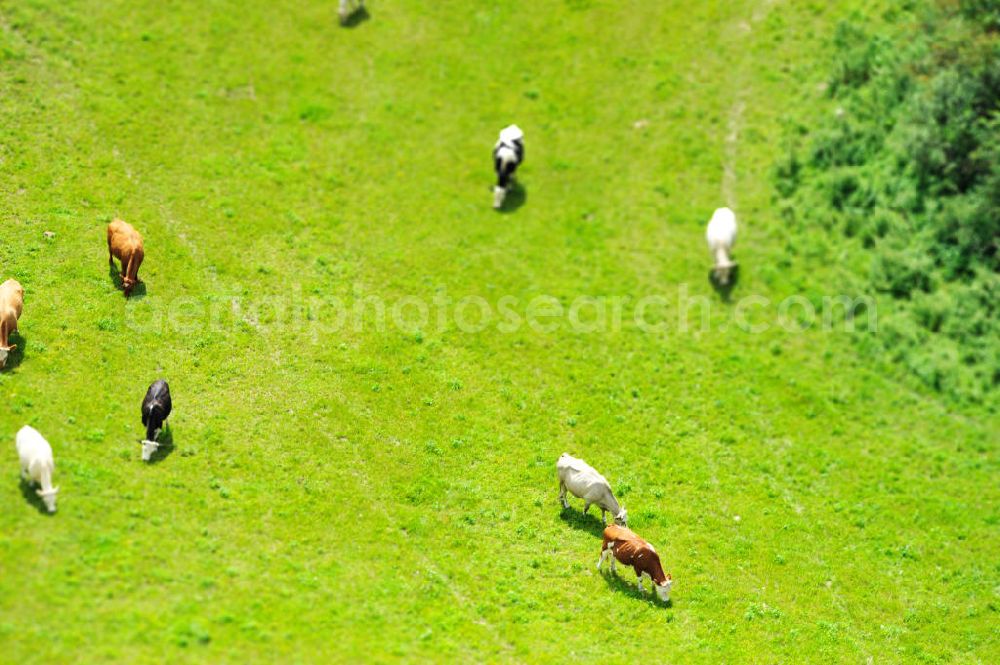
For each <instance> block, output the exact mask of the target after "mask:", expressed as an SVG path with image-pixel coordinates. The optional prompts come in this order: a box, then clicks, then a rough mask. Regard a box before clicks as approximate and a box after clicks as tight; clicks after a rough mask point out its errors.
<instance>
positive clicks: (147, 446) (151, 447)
mask: <svg viewBox="0 0 1000 665" xmlns="http://www.w3.org/2000/svg"><path fill="white" fill-rule="evenodd" d="M139 443H140V444H142V461H143V462H148V461H149V459H150V458H151V457H152V456H153V453H155V452H156V451H157V450H159V448H160V444H158V443H157V442H156V441H148V440H146V439H143V440H142V441H140V442H139Z"/></svg>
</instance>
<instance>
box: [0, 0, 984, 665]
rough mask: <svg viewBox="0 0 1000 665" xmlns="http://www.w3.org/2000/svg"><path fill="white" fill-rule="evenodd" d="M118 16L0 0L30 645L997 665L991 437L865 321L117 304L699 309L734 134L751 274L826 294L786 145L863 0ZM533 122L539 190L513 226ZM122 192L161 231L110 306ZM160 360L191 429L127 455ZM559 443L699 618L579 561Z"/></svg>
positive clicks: (20, 619)
mask: <svg viewBox="0 0 1000 665" xmlns="http://www.w3.org/2000/svg"><path fill="white" fill-rule="evenodd" d="M133 4H135V3H124V2H76V1H73V2H51V1H49V0H27V1H24V2H18V3H12V2H3V3H0V17H2V25H0V28H2V32H0V39H2V41H0V45H2V46H3V48H2V49H0V53H2V54H3V58H4V59H3V61H2V69H0V85H2V88H0V92H2V94H0V109H2V111H0V112H2V117H3V123H2V124H0V159H2V163H0V168H2V171H0V213H2V224H3V226H2V227H0V234H2V235H0V274H2V275H3V276H4V277H6V276H9V275H14V276H16V277H18V279H20V280H21V281H22V283H23V284H24V286H25V288H26V289H27V291H28V300H27V303H26V309H25V314H24V316H23V318H22V333H23V337H22V345H23V346H24V349H25V353H24V358H23V361H22V362H21V363H20V365H19V366H16V367H14V368H12V369H10V370H9V371H6V372H5V373H3V374H0V402H2V403H3V404H4V405H5V406H4V409H3V410H2V411H0V441H7V442H11V441H12V439H13V435H14V433H15V431H16V430H17V428H19V427H20V426H21V425H22V424H24V423H25V422H30V423H32V424H34V425H36V426H37V427H38V428H39V429H41V431H42V432H43V433H44V434H45V435H46V436H47V437H48V438H49V439H50V441H52V443H53V446H54V448H55V451H56V457H57V464H58V473H57V481H58V483H59V484H60V485H61V486H62V494H61V498H60V512H59V514H58V515H57V516H55V517H54V518H51V519H48V518H45V517H43V516H41V515H39V514H38V512H37V511H36V510H35V509H34V508H33V507H32V505H31V504H29V503H28V502H27V501H25V500H24V499H23V498H22V496H21V492H20V490H19V489H18V485H17V482H16V475H17V462H16V458H15V456H14V455H13V451H12V450H10V449H8V454H5V455H3V456H0V477H2V478H5V479H7V480H6V482H4V483H3V484H2V487H4V488H5V489H3V490H2V496H3V497H4V499H3V501H2V503H0V505H2V507H3V509H2V511H0V653H3V654H5V658H6V657H9V658H10V660H12V661H15V662H22V661H37V662H45V661H51V660H66V659H71V658H73V657H79V656H80V655H81V654H86V655H87V658H88V660H93V661H99V660H107V661H124V660H131V661H137V660H163V659H167V658H169V659H170V660H171V661H172V662H184V661H195V660H198V661H201V660H204V659H206V658H210V659H212V660H214V661H228V662H246V661H248V660H256V661H261V662H271V661H273V660H274V659H276V658H277V657H279V656H280V657H282V658H286V659H289V660H291V661H292V662H317V661H320V660H325V659H329V658H338V659H345V660H346V659H348V658H366V659H371V660H388V659H389V658H390V657H392V656H406V657H410V658H414V659H416V658H420V659H427V658H432V657H438V658H448V659H457V658H460V657H461V658H475V659H490V660H510V661H562V660H566V659H567V657H569V658H571V659H573V660H582V659H585V658H587V659H594V658H604V659H607V658H609V657H611V659H612V660H621V661H622V662H624V661H625V660H629V659H632V658H634V657H642V656H645V657H647V659H648V657H650V656H656V657H658V658H663V659H677V658H683V659H686V660H689V659H695V658H697V659H700V660H705V661H712V662H718V661H719V660H720V659H724V660H734V659H740V658H741V657H747V656H748V655H749V654H751V653H753V654H758V655H761V656H763V655H765V654H771V655H773V657H774V659H776V660H802V659H810V660H814V661H815V660H819V659H827V660H829V659H838V660H859V659H861V658H864V657H868V656H872V657H874V658H875V659H876V661H877V662H885V661H887V660H898V659H902V658H904V657H914V656H926V657H929V658H935V657H939V658H943V659H948V660H959V661H961V660H966V661H972V662H974V661H976V660H977V659H978V660H982V661H984V662H989V661H991V660H996V657H997V655H998V644H997V638H996V637H995V634H994V633H993V632H991V627H992V626H995V624H996V620H997V608H998V603H1000V601H998V599H997V596H996V589H997V586H998V584H1000V570H998V568H997V564H996V556H995V555H996V552H997V550H998V548H1000V537H998V520H1000V516H998V514H997V508H996V506H997V505H998V500H1000V491H998V489H997V487H998V483H997V480H998V468H997V441H996V436H995V432H996V430H997V425H998V423H997V421H996V419H995V417H992V416H983V415H977V414H976V413H974V412H967V413H954V412H952V411H951V410H950V409H949V407H948V405H947V404H946V403H943V402H940V401H938V400H937V399H936V398H933V397H929V396H923V395H920V394H915V393H912V392H910V391H909V390H908V389H907V388H905V387H901V386H900V385H897V384H895V383H893V382H890V381H888V380H887V379H885V378H883V377H882V376H881V375H879V374H877V373H875V372H873V371H871V370H869V369H867V368H865V367H862V366H859V363H858V362H857V361H856V360H855V356H854V354H853V352H852V348H851V344H850V342H849V340H847V339H845V338H844V337H843V336H842V335H829V334H828V335H824V334H821V333H818V332H807V333H803V334H794V335H793V334H787V333H783V332H781V331H771V332H769V333H767V334H763V335H749V334H745V333H742V332H739V331H738V330H734V329H733V327H732V325H731V320H730V317H731V314H730V311H729V310H728V309H727V308H725V307H722V306H718V307H716V308H715V309H714V311H713V314H712V316H713V323H714V324H716V325H722V326H726V325H727V324H730V325H728V328H729V331H728V332H726V333H724V334H719V333H715V334H695V333H692V334H686V335H681V334H676V333H670V334H663V335H655V334H649V333H645V332H642V331H640V330H637V329H636V328H635V327H634V326H631V325H626V326H625V327H624V328H623V330H621V331H620V332H617V333H607V334H590V335H588V334H574V333H571V332H569V331H566V330H560V331H558V332H555V333H552V334H539V333H535V332H532V331H530V330H527V329H525V330H523V331H521V332H518V333H515V334H506V335H505V334H499V333H498V332H496V331H495V330H494V329H492V328H491V329H489V330H487V331H485V332H482V333H478V334H466V333H461V332H459V331H457V330H455V329H454V328H453V327H448V328H446V329H444V330H440V329H437V327H435V326H428V329H425V330H423V331H421V333H420V334H419V335H418V334H415V333H412V332H410V333H404V332H400V331H396V330H389V331H386V332H385V333H381V334H380V333H378V332H376V331H373V330H370V329H366V330H363V331H360V332H358V331H353V330H342V331H340V332H338V333H336V334H330V335H324V336H321V337H320V338H319V339H318V340H316V339H315V338H314V337H313V335H311V334H310V330H309V327H308V326H307V325H267V318H266V317H264V320H263V323H264V324H263V325H261V326H260V327H259V328H255V327H254V326H252V325H247V324H240V325H235V324H234V325H227V326H224V327H222V328H220V329H219V330H215V331H212V330H206V329H204V327H195V328H194V329H192V330H177V329H176V327H175V328H174V329H165V330H162V331H160V332H159V333H156V332H152V331H150V332H136V331H134V330H131V329H130V326H129V323H128V322H129V321H133V322H135V321H138V322H145V321H147V320H148V319H149V317H151V316H155V315H156V314H157V313H162V312H165V311H167V310H168V304H169V303H176V299H177V298H180V297H184V296H192V297H203V296H214V297H219V298H222V297H224V296H242V297H244V298H248V299H253V300H257V301H259V300H260V299H262V298H264V297H265V296H272V295H273V296H279V295H283V294H284V295H286V296H287V295H288V294H293V295H294V294H297V293H299V292H301V293H303V294H306V295H308V294H311V293H320V294H326V295H337V296H340V297H349V296H351V295H357V294H380V295H383V296H385V297H387V298H395V297H400V296H404V295H416V296H422V297H430V296H432V295H433V294H435V293H439V292H440V291H441V290H445V291H447V293H448V294H449V295H451V296H452V297H454V298H456V299H457V298H460V297H462V296H464V295H482V296H484V297H486V298H488V299H489V300H491V301H494V302H495V301H496V299H497V298H499V297H500V296H501V295H505V294H511V295H514V296H516V297H518V298H520V299H521V300H522V302H524V301H526V300H527V299H528V298H530V297H531V296H533V295H535V294H539V293H547V294H554V295H556V296H560V297H564V298H572V297H574V296H576V295H578V294H595V295H600V294H611V295H619V294H620V295H630V296H633V298H634V297H637V296H641V295H645V294H649V293H666V294H668V295H670V294H673V293H675V290H674V288H675V285H676V284H678V283H688V284H689V288H690V290H691V292H692V293H693V294H706V295H707V294H709V293H710V290H709V288H708V285H707V284H706V283H705V280H704V275H705V271H706V259H707V257H706V253H705V251H704V248H703V240H702V237H701V234H702V224H703V222H704V220H705V219H706V218H707V216H708V214H709V213H710V212H711V210H712V208H714V207H716V206H717V205H719V204H720V202H721V201H722V198H723V197H722V186H721V184H720V183H721V181H722V175H721V173H722V165H723V164H724V163H725V162H726V161H727V159H728V160H729V162H730V163H732V164H734V165H735V170H736V176H737V177H736V181H735V184H734V187H733V192H734V194H735V197H736V205H737V207H738V211H739V212H740V213H741V215H742V217H743V219H744V220H745V225H744V232H743V234H742V235H741V240H740V251H739V256H738V257H739V259H740V260H741V262H742V264H743V266H744V272H743V275H742V279H741V283H740V285H739V288H738V294H749V293H762V294H765V295H768V296H770V297H774V298H777V297H781V296H783V295H787V294H789V293H793V292H798V291H804V292H806V293H809V294H818V293H821V292H822V291H821V287H822V283H823V280H822V274H823V268H822V266H819V267H815V266H809V267H808V268H804V267H802V266H792V267H789V266H787V265H782V264H781V263H780V260H781V257H782V243H783V238H782V233H781V231H780V226H779V223H778V221H777V219H776V216H775V215H774V214H773V213H772V211H771V209H770V191H769V189H768V178H767V177H766V170H767V168H768V165H769V164H770V162H771V160H772V158H773V157H774V156H775V154H776V152H777V149H778V148H777V145H776V143H777V141H776V137H777V136H778V135H779V127H780V126H781V119H782V117H783V116H785V115H788V114H791V115H793V116H795V115H798V114H801V115H802V116H808V115H809V114H811V113H815V112H819V109H821V108H822V107H821V106H818V105H819V104H820V102H821V100H820V97H819V94H818V93H817V91H816V85H817V83H818V82H819V81H820V80H821V79H822V76H823V71H824V66H823V62H822V57H821V56H820V55H819V51H820V46H821V44H822V43H823V39H824V37H825V35H826V34H828V28H829V26H830V25H831V24H832V22H833V21H834V20H836V18H837V17H839V16H841V15H843V14H844V13H846V11H847V7H846V6H841V7H838V8H829V7H827V3H824V2H818V1H817V2H812V3H794V5H786V4H777V5H775V4H773V3H772V4H770V5H769V4H768V3H766V2H744V1H740V0H737V1H734V2H704V3H690V4H684V3H678V2H655V3H654V2H615V3H612V2H604V1H601V2H598V1H593V2H588V1H586V0H575V1H573V2H568V1H567V2H556V1H554V0H545V1H543V2H539V3H533V5H532V9H531V10H530V11H515V10H514V9H513V8H506V7H505V6H501V5H500V3H497V6H493V7H491V5H492V4H493V3H473V2H457V1H451V2H433V3H415V2H411V3H379V2H374V1H373V2H371V10H372V13H373V20H371V21H368V22H366V23H364V24H363V25H361V26H360V27H359V28H357V29H355V30H350V31H347V30H340V29H338V28H337V27H336V26H335V21H334V17H333V8H332V5H333V3H331V2H307V3H306V2H304V3H296V5H295V7H294V10H292V9H290V8H281V7H278V6H275V4H276V3H266V2H241V3H236V2H222V1H220V2H212V3H204V2H187V1H182V2H172V3H148V6H147V7H145V8H136V7H133V6H132V5H133ZM289 7H291V6H289ZM740 108H742V109H743V111H742V112H739V109H740ZM512 119H514V120H516V121H517V122H518V123H519V124H520V125H521V126H522V127H524V128H525V129H526V131H527V141H528V161H527V162H526V164H525V167H524V170H523V174H522V180H523V182H524V183H525V184H526V187H527V201H526V204H525V205H524V206H523V207H521V208H520V209H518V210H516V212H514V213H513V214H509V215H498V214H495V213H493V211H491V210H490V209H489V207H488V205H489V198H490V195H489V192H488V191H487V184H488V178H489V171H488V169H489V165H488V150H489V147H490V144H491V142H492V140H493V137H494V135H495V132H496V130H497V129H498V128H499V127H501V126H503V124H505V123H507V122H509V121H510V120H512ZM639 119H646V120H648V123H649V124H648V126H647V127H646V128H644V129H635V128H633V122H635V121H636V120H639ZM734 123H735V124H734ZM732 127H736V128H737V129H739V130H740V131H739V138H738V141H737V142H736V143H733V144H731V145H730V146H729V147H728V148H727V145H726V141H725V137H726V135H727V133H729V132H730V130H731V128H732ZM112 215H121V216H123V217H125V218H126V219H128V220H130V221H132V222H133V223H134V224H135V225H136V226H138V227H139V228H140V229H141V230H142V231H143V232H144V234H145V237H146V243H147V260H146V265H145V266H144V268H143V272H142V276H143V277H144V279H145V280H146V282H147V286H148V294H147V295H146V297H145V298H143V299H137V300H134V301H132V302H129V303H127V304H126V303H125V302H124V301H123V299H122V298H121V296H120V294H118V293H116V292H115V290H114V287H113V285H112V283H111V280H110V279H109V277H108V273H107V268H106V265H105V258H104V254H103V251H104V250H103V226H104V224H105V223H106V221H107V219H108V218H109V217H110V216H112ZM43 230H52V231H55V232H56V238H55V240H54V241H45V240H44V239H43V238H42V231H43ZM320 315H321V316H322V315H323V314H322V313H321V314H320ZM675 315H676V312H674V311H673V310H672V308H671V307H669V306H668V312H667V316H668V317H674V316H675ZM160 374H162V375H164V376H166V377H167V378H168V379H169V380H170V382H171V386H172V389H173V391H174V394H175V405H176V416H175V418H174V419H173V423H172V424H173V431H174V438H175V441H176V442H177V449H176V451H175V452H174V453H173V454H171V455H170V456H169V457H168V458H167V459H165V460H164V461H162V462H161V463H159V464H155V465H151V466H144V465H142V464H141V463H140V461H139V451H138V446H137V445H136V444H135V443H134V440H135V439H136V438H137V437H138V436H139V435H140V432H139V427H138V417H137V416H138V412H137V405H138V403H139V402H140V400H141V397H142V394H143V392H144V390H145V387H146V385H147V384H148V382H149V381H150V380H152V379H153V378H154V377H155V376H158V375H160ZM5 445H10V444H9V443H8V444H5ZM11 448H12V446H11ZM564 450H569V451H573V452H575V453H577V454H579V455H582V456H583V457H585V458H586V459H588V460H590V461H591V462H592V463H593V464H594V465H595V466H597V467H598V468H599V469H601V470H603V471H604V473H605V474H606V475H608V476H609V477H610V478H611V479H612V482H613V484H614V485H615V486H616V487H617V488H618V489H619V491H620V493H621V494H623V495H624V496H623V497H622V498H623V501H624V503H625V505H626V506H627V507H628V508H629V510H630V513H631V515H632V522H633V526H634V528H635V529H636V530H637V531H639V532H640V533H642V534H643V535H645V536H646V537H647V538H649V539H650V540H651V541H652V542H654V543H656V544H657V545H658V549H659V550H660V552H661V555H662V556H663V557H664V559H665V562H666V564H667V568H668V569H669V570H671V571H672V572H673V574H674V577H675V579H676V586H675V593H674V596H675V599H674V603H673V606H672V607H670V608H663V607H659V606H656V605H655V604H654V603H652V602H649V601H648V600H643V599H640V598H639V597H638V596H637V595H636V594H635V593H634V592H633V591H631V590H630V589H629V588H628V587H627V586H626V584H625V582H631V580H632V578H631V577H630V576H628V575H623V576H622V580H624V581H623V582H621V583H617V582H614V581H611V580H605V579H602V578H601V577H600V576H599V575H597V574H596V573H595V571H594V570H593V564H594V562H595V561H596V558H597V549H598V545H599V540H598V539H597V538H596V534H597V532H598V526H599V525H598V524H597V523H596V522H595V521H594V520H592V519H591V520H586V519H582V518H577V517H575V516H574V515H573V514H570V515H566V516H562V517H561V516H560V513H559V510H558V504H557V502H556V484H555V482H554V468H553V465H554V460H555V458H556V457H557V456H558V454H559V453H561V452H563V451H564ZM575 507H576V508H579V504H578V503H577V504H575ZM736 515H739V516H740V517H741V521H739V522H736V521H735V520H734V516H736ZM612 645H613V646H612ZM612 650H613V652H612ZM611 653H613V654H614V656H610V655H609V654H611Z"/></svg>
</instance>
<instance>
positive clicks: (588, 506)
mask: <svg viewBox="0 0 1000 665" xmlns="http://www.w3.org/2000/svg"><path fill="white" fill-rule="evenodd" d="M588 510H590V502H589V501H584V502H583V514H584V515H586V514H587V511H588Z"/></svg>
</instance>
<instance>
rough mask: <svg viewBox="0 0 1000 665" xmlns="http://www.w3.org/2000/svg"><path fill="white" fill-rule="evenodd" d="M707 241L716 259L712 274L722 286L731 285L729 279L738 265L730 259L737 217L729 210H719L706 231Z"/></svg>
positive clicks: (714, 214)
mask: <svg viewBox="0 0 1000 665" xmlns="http://www.w3.org/2000/svg"><path fill="white" fill-rule="evenodd" d="M705 239H706V240H708V249H709V250H710V251H711V252H712V256H713V257H715V268H713V269H712V274H713V276H714V277H715V279H716V280H717V281H718V282H719V284H720V285H721V286H726V285H727V284H729V277H730V275H731V274H732V271H733V268H735V267H736V263H735V262H734V261H733V260H732V259H731V258H730V256H729V255H730V252H732V251H733V243H735V242H736V215H735V214H733V211H732V210H730V209H729V208H719V209H718V210H716V211H715V213H713V215H712V219H710V220H709V221H708V229H707V230H706V231H705Z"/></svg>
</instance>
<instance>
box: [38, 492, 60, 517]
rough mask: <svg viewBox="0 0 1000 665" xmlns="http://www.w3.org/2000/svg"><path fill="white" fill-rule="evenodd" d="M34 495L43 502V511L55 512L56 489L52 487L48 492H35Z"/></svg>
mask: <svg viewBox="0 0 1000 665" xmlns="http://www.w3.org/2000/svg"><path fill="white" fill-rule="evenodd" d="M35 493H36V494H37V495H38V496H40V497H42V501H44V502H45V509H46V510H48V511H49V512H50V513H54V512H56V494H58V493H59V488H58V487H53V488H52V489H50V490H35Z"/></svg>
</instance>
